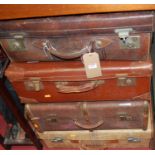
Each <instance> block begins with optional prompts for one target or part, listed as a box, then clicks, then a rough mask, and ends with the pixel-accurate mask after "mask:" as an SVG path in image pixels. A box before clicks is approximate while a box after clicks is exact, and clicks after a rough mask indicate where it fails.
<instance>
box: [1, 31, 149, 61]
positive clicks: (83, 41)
mask: <svg viewBox="0 0 155 155" xmlns="http://www.w3.org/2000/svg"><path fill="white" fill-rule="evenodd" d="M130 37H132V40H131V41H128V40H130V39H129V38H128V39H126V41H124V40H121V39H120V38H119V37H118V35H117V34H115V35H105V34H99V35H82V34H79V35H75V36H66V37H55V38H40V39H39V38H24V39H23V44H24V48H23V49H20V48H19V47H18V44H19V45H20V44H21V43H20V40H19V39H1V40H0V41H1V43H2V45H3V48H4V49H5V51H6V53H7V54H8V56H9V58H10V59H11V61H64V60H66V61H67V60H80V58H81V57H82V55H83V54H85V53H88V52H97V53H98V54H99V57H100V59H101V60H146V59H147V58H148V56H149V50H150V38H151V36H150V33H138V34H131V35H130ZM136 40H138V42H136ZM123 41H124V42H123ZM135 42H136V43H135ZM13 46H15V47H16V48H14V47H13Z"/></svg>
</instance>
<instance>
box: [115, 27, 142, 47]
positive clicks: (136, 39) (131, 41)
mask: <svg viewBox="0 0 155 155" xmlns="http://www.w3.org/2000/svg"><path fill="white" fill-rule="evenodd" d="M132 31H133V29H132V28H127V29H116V30H115V33H117V34H118V36H119V38H120V42H119V43H120V48H122V49H136V48H140V36H135V35H134V36H131V35H130V34H129V33H130V32H132Z"/></svg>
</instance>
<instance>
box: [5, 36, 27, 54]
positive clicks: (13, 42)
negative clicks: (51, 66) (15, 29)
mask: <svg viewBox="0 0 155 155" xmlns="http://www.w3.org/2000/svg"><path fill="white" fill-rule="evenodd" d="M7 42H8V46H9V50H10V51H12V52H13V51H17V52H18V51H21V52H22V51H25V50H26V47H25V43H24V36H23V35H21V34H19V35H18V34H17V35H14V37H13V39H7Z"/></svg>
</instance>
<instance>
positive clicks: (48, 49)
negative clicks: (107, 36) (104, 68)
mask: <svg viewBox="0 0 155 155" xmlns="http://www.w3.org/2000/svg"><path fill="white" fill-rule="evenodd" d="M110 43H111V41H109V40H108V41H107V40H104V39H98V40H93V41H90V43H89V44H88V45H87V46H86V47H84V48H83V49H81V50H79V51H78V50H77V51H72V52H64V53H63V52H62V51H58V50H56V49H55V48H54V47H53V46H52V44H51V43H50V41H48V40H46V42H44V44H43V50H44V52H45V53H50V54H52V55H54V56H56V57H58V58H61V59H76V58H79V57H81V56H82V55H83V54H84V53H89V52H94V51H96V50H98V49H103V48H105V47H106V46H108V45H109V44H110Z"/></svg>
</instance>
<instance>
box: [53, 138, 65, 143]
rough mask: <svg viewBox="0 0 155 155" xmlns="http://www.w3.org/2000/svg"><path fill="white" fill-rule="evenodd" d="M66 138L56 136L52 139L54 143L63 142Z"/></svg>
mask: <svg viewBox="0 0 155 155" xmlns="http://www.w3.org/2000/svg"><path fill="white" fill-rule="evenodd" d="M63 141H64V139H63V138H61V137H54V138H52V139H51V142H53V143H63Z"/></svg>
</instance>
